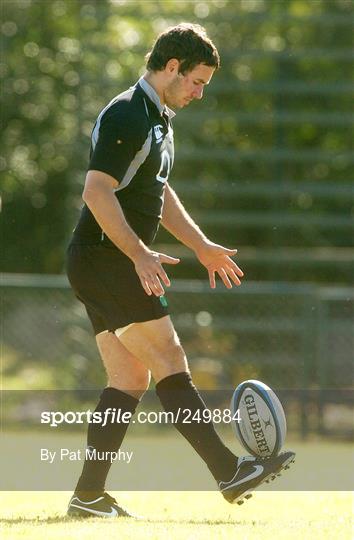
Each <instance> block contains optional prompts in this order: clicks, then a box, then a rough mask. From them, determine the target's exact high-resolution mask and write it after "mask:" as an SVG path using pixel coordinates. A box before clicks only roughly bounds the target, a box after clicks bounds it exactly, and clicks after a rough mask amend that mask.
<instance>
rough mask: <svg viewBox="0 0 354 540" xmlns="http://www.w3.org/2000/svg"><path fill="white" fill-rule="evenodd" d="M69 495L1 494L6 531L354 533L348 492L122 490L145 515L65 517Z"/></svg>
mask: <svg viewBox="0 0 354 540" xmlns="http://www.w3.org/2000/svg"><path fill="white" fill-rule="evenodd" d="M112 494H114V493H112ZM115 495H116V496H117V495H118V494H115ZM69 497H70V493H66V492H59V493H54V492H4V493H2V494H1V495H0V501H1V519H0V527H1V529H0V531H1V534H0V536H1V538H2V539H11V540H15V539H18V538H26V539H27V540H41V539H50V540H55V539H59V538H60V539H61V538H65V539H71V538H85V540H97V539H102V538H104V539H105V540H106V539H110V538H112V539H113V538H115V539H117V538H119V539H121V538H134V539H137V540H139V539H144V540H146V539H159V538H161V539H162V538H168V539H169V540H170V539H183V540H186V539H193V540H198V539H203V540H205V539H213V540H214V539H219V538H237V539H239V540H246V539H247V540H251V539H255V540H256V539H257V540H259V539H262V540H268V539H269V540H270V539H271V540H278V539H287V540H299V539H301V540H305V539H309V538H310V539H311V540H314V539H321V540H326V539H328V540H334V539H341V540H347V539H348V540H349V539H351V538H352V530H351V507H352V503H353V497H352V494H351V493H349V492H311V493H310V492H269V493H267V492H259V493H255V494H254V496H253V498H252V499H251V500H249V501H247V503H245V504H244V505H243V506H240V507H239V506H237V505H235V506H232V505H229V504H228V503H226V502H225V501H224V500H223V499H222V497H221V496H220V494H219V493H216V492H140V493H137V492H123V493H120V494H119V501H120V503H121V504H122V505H123V506H125V507H126V508H129V509H130V510H132V511H134V512H136V513H138V514H140V515H141V516H144V517H143V519H142V520H141V521H134V520H131V519H127V518H125V519H118V520H117V519H107V520H101V519H100V518H91V519H89V520H75V519H72V518H67V517H65V510H66V505H67V502H68V499H69Z"/></svg>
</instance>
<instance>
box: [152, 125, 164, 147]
mask: <svg viewBox="0 0 354 540" xmlns="http://www.w3.org/2000/svg"><path fill="white" fill-rule="evenodd" d="M161 128H162V126H161V124H157V126H154V131H155V138H156V142H157V143H160V142H161V141H162V137H163V131H161Z"/></svg>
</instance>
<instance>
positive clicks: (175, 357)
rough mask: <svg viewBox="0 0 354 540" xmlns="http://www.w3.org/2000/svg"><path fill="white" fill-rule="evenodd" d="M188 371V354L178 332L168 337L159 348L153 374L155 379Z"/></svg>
mask: <svg viewBox="0 0 354 540" xmlns="http://www.w3.org/2000/svg"><path fill="white" fill-rule="evenodd" d="M182 371H188V363H187V358H186V354H185V352H184V349H183V347H182V345H181V344H180V341H179V339H178V336H177V334H176V333H174V334H173V335H170V336H168V337H166V338H165V339H164V340H163V341H162V342H161V344H160V346H159V347H158V348H157V351H156V358H155V362H154V369H152V374H153V376H154V379H155V381H156V382H157V379H158V380H160V379H162V378H164V377H168V376H169V375H173V374H174V373H179V372H182Z"/></svg>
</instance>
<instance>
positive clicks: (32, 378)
mask: <svg viewBox="0 0 354 540" xmlns="http://www.w3.org/2000/svg"><path fill="white" fill-rule="evenodd" d="M167 298H168V302H169V305H170V311H171V314H172V315H171V317H172V319H173V322H174V324H175V327H176V329H177V331H178V334H179V336H180V338H181V342H182V344H183V346H184V348H185V350H186V352H187V356H188V359H189V363H190V366H191V370H192V373H193V377H194V380H195V383H196V385H197V386H198V387H199V388H201V389H207V390H217V389H230V388H232V387H234V386H236V385H237V384H239V383H240V382H241V381H243V380H246V379H251V378H253V379H259V380H262V381H264V382H266V383H267V384H268V385H270V386H272V387H273V388H275V389H277V391H278V392H279V393H280V394H281V397H282V398H283V400H284V399H285V400H288V401H289V410H292V408H291V403H290V402H294V403H296V404H297V408H295V409H294V416H296V418H297V420H296V422H295V424H296V426H297V429H299V430H300V431H301V432H302V433H303V435H305V434H306V433H307V432H308V431H311V430H316V431H318V432H321V433H330V432H336V427H338V426H340V427H341V428H343V429H342V431H343V430H344V432H345V433H348V432H349V431H350V430H352V428H353V426H352V416H351V414H352V411H351V410H350V407H351V406H352V402H353V399H352V392H351V390H352V388H353V380H352V376H353V365H354V364H353V360H354V331H353V330H354V289H353V288H345V287H323V286H316V285H313V284H293V283H269V282H267V283H259V282H257V283H247V284H243V285H242V287H240V288H234V289H233V290H231V291H228V290H226V289H225V288H222V286H221V285H219V286H218V287H217V289H216V290H215V291H212V290H210V288H209V285H208V283H206V282H203V281H183V280H179V281H175V282H174V284H173V285H172V287H171V289H170V290H169V292H168V294H167ZM1 300H2V323H1V332H2V354H1V357H2V387H3V389H16V390H19V389H21V390H22V389H23V390H30V389H31V390H33V389H35V390H36V389H37V390H52V389H70V390H73V389H77V390H86V389H87V390H89V389H96V388H97V389H99V388H101V387H102V386H103V385H105V375H104V370H103V368H102V365H101V362H100V360H99V358H98V352H97V349H96V345H95V341H94V337H93V335H92V331H91V327H90V324H89V322H88V319H87V316H86V314H85V310H84V308H83V306H82V305H81V304H80V303H79V302H78V301H77V300H76V299H75V297H74V295H73V293H72V291H71V289H70V288H69V285H68V282H67V280H66V278H65V277H64V276H45V275H16V274H4V275H2V281H1ZM312 417H313V418H312ZM311 418H312V419H311ZM290 424H291V422H290ZM295 424H294V428H295V427H296V426H295Z"/></svg>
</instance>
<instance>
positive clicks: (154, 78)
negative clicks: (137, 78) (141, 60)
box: [143, 71, 166, 105]
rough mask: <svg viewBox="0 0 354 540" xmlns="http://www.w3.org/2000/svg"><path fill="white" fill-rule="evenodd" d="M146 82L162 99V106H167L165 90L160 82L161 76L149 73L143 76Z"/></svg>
mask: <svg viewBox="0 0 354 540" xmlns="http://www.w3.org/2000/svg"><path fill="white" fill-rule="evenodd" d="M143 78H144V79H145V81H146V82H147V83H149V84H150V86H152V87H153V89H154V90H155V92H156V93H157V95H158V96H159V98H160V101H161V105H166V103H165V100H164V95H163V90H162V88H161V82H160V81H159V76H158V75H156V74H155V73H153V72H152V71H147V72H146V73H145V75H144V76H143Z"/></svg>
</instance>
